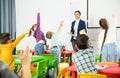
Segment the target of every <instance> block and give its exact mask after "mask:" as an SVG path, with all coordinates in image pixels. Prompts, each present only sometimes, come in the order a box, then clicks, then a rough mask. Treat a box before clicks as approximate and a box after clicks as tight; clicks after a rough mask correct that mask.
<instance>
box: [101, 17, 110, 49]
mask: <svg viewBox="0 0 120 78" xmlns="http://www.w3.org/2000/svg"><path fill="white" fill-rule="evenodd" d="M99 24H100V27H101V28H102V29H104V30H105V33H104V37H103V42H102V46H101V50H102V48H103V45H104V43H105V40H106V37H107V31H108V22H107V20H106V19H105V18H102V19H100V20H99Z"/></svg>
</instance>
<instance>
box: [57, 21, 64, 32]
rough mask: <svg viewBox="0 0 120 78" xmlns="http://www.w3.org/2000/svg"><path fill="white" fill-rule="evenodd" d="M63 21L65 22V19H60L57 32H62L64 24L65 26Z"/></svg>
mask: <svg viewBox="0 0 120 78" xmlns="http://www.w3.org/2000/svg"><path fill="white" fill-rule="evenodd" d="M63 23H64V21H63V20H62V21H60V26H59V27H58V30H57V32H60V31H61V29H62V26H63Z"/></svg>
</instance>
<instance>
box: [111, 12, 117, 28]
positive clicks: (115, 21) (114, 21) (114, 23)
mask: <svg viewBox="0 0 120 78" xmlns="http://www.w3.org/2000/svg"><path fill="white" fill-rule="evenodd" d="M112 19H113V26H111V27H112V28H116V27H117V18H116V15H115V14H114V13H113V14H112Z"/></svg>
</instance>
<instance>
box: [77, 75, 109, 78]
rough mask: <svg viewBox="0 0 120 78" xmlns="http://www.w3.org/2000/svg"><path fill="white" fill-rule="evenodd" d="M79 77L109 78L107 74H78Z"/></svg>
mask: <svg viewBox="0 0 120 78" xmlns="http://www.w3.org/2000/svg"><path fill="white" fill-rule="evenodd" d="M78 78H107V76H106V75H101V74H78Z"/></svg>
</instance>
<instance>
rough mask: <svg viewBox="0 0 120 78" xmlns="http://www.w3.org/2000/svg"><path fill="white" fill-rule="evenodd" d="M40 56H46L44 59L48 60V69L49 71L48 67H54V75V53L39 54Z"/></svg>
mask: <svg viewBox="0 0 120 78" xmlns="http://www.w3.org/2000/svg"><path fill="white" fill-rule="evenodd" d="M40 56H43V57H45V58H46V60H48V64H47V66H48V71H49V69H52V68H54V76H56V72H57V71H56V64H55V61H56V57H55V55H53V54H41V55H40Z"/></svg>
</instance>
